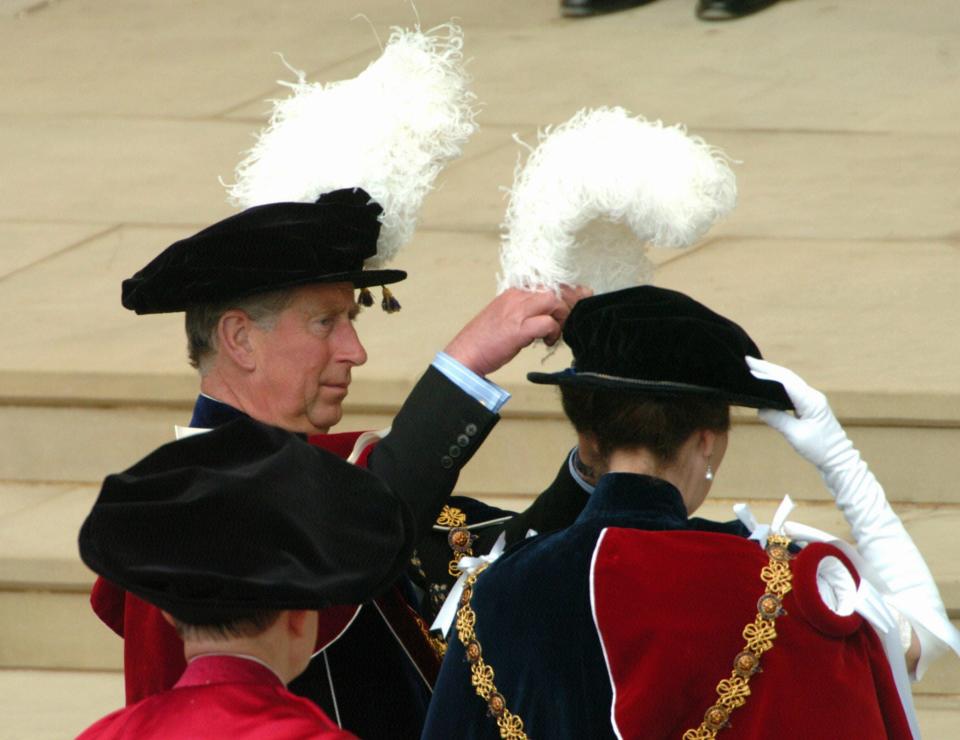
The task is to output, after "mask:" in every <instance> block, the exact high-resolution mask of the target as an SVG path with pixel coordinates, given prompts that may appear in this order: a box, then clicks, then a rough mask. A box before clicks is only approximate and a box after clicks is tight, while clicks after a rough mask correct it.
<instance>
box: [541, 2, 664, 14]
mask: <svg viewBox="0 0 960 740" xmlns="http://www.w3.org/2000/svg"><path fill="white" fill-rule="evenodd" d="M649 2H650V0H560V13H561V14H562V15H565V16H567V17H568V18H577V17H579V16H583V15H598V14H600V13H613V12H615V11H617V10H626V9H627V8H635V7H637V6H638V5H646V4H647V3H649Z"/></svg>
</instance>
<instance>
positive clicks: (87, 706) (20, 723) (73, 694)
mask: <svg viewBox="0 0 960 740" xmlns="http://www.w3.org/2000/svg"><path fill="white" fill-rule="evenodd" d="M51 699H53V700H51ZM122 706H123V674H122V673H120V672H119V671H23V670H9V669H8V670H0V715H2V716H3V722H2V723H0V739H2V740H28V739H29V740H64V738H71V737H76V736H77V735H78V734H79V733H80V732H81V731H82V730H84V729H86V728H87V727H88V726H89V725H91V724H93V723H94V722H95V721H97V720H98V719H100V717H102V716H104V715H106V714H108V713H109V712H112V711H114V710H115V709H119V708H120V707H122Z"/></svg>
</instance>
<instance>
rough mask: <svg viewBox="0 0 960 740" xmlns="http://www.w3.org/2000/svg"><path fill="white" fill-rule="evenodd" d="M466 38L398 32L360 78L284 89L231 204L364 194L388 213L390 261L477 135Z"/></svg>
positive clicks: (446, 32) (384, 235)
mask: <svg viewBox="0 0 960 740" xmlns="http://www.w3.org/2000/svg"><path fill="white" fill-rule="evenodd" d="M462 47H463V34H462V32H461V30H460V28H459V27H457V26H455V25H453V24H446V25H442V26H438V27H437V28H434V29H431V30H430V31H427V32H421V31H420V29H419V28H416V29H414V30H407V29H401V28H393V29H392V32H391V34H390V38H389V40H388V41H387V45H386V47H385V48H384V50H383V53H382V54H381V55H380V57H379V58H378V59H377V60H375V61H374V62H372V63H371V64H370V65H369V66H368V67H367V68H366V69H365V70H364V71H363V72H361V73H360V74H359V75H358V76H357V77H355V78H353V79H350V80H343V81H340V82H331V83H328V84H322V83H311V82H307V81H306V79H305V76H304V73H303V72H299V71H297V70H294V71H295V72H296V74H297V77H298V79H297V81H296V82H292V83H291V82H281V84H283V85H285V86H287V87H289V88H290V89H291V90H292V91H293V94H292V95H291V96H290V97H288V98H286V99H285V100H276V101H273V113H272V115H271V117H270V123H269V125H268V126H267V128H266V129H264V130H263V131H262V132H261V133H260V135H259V137H258V139H257V143H256V144H255V145H254V147H253V149H251V150H250V151H249V152H248V153H247V155H246V158H245V159H244V160H243V161H242V162H241V163H240V164H239V165H238V166H237V171H236V178H237V180H236V183H234V184H233V185H231V186H229V196H230V202H231V203H233V204H234V205H236V206H239V207H241V208H247V207H250V206H254V205H261V204H264V203H275V202H280V201H299V202H313V201H315V200H316V199H317V198H318V197H319V196H320V195H322V194H323V193H327V192H330V191H332V190H338V189H341V188H352V187H362V188H363V189H364V190H366V191H367V192H368V193H369V194H370V196H371V197H372V198H373V199H374V200H375V201H377V202H378V203H379V204H380V205H381V206H382V207H383V214H382V216H381V217H380V220H381V222H382V224H383V226H382V228H381V231H380V239H379V241H378V244H377V255H376V256H375V257H373V258H371V259H370V260H367V266H368V267H380V266H382V265H383V264H385V263H386V262H388V261H390V259H392V258H393V256H394V255H395V254H396V253H397V251H398V250H399V249H400V247H401V246H403V245H404V244H405V243H406V242H408V241H409V240H410V238H411V237H412V236H413V230H414V227H415V225H416V221H417V215H418V213H419V211H420V205H421V203H422V202H423V198H424V196H425V195H426V194H427V192H429V191H430V190H431V189H432V187H433V182H434V180H435V179H436V177H437V175H438V174H439V172H440V170H441V169H442V168H443V167H444V165H445V164H447V162H449V161H450V160H452V159H454V158H456V157H458V156H459V155H460V153H461V151H462V149H463V145H464V144H465V143H466V141H467V139H468V138H469V137H470V135H471V134H473V132H474V131H475V130H476V123H475V122H474V115H475V111H474V109H473V104H474V101H475V96H474V95H473V93H471V92H470V91H469V90H468V89H467V82H468V80H467V76H466V73H465V71H464V68H463V53H462Z"/></svg>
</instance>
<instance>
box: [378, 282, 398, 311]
mask: <svg viewBox="0 0 960 740" xmlns="http://www.w3.org/2000/svg"><path fill="white" fill-rule="evenodd" d="M382 287H383V300H382V301H380V307H381V308H382V309H383V310H384V311H386V312H387V313H396V312H397V311H399V310H400V301H398V300H397V299H396V298H394V297H393V293H391V292H390V288H388V287H387V286H386V285H384V286H382Z"/></svg>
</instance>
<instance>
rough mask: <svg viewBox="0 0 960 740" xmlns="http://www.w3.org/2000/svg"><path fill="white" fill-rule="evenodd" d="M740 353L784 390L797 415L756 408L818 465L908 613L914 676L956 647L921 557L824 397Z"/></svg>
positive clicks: (860, 543)
mask: <svg viewBox="0 0 960 740" xmlns="http://www.w3.org/2000/svg"><path fill="white" fill-rule="evenodd" d="M746 359H747V364H748V365H749V366H750V371H751V372H752V373H753V375H754V376H756V377H757V378H760V379H761V380H773V381H776V382H778V383H781V384H782V385H783V387H784V388H785V389H786V391H787V395H788V396H789V397H790V400H791V401H792V402H793V406H794V408H795V409H796V417H794V416H792V415H790V414H789V413H786V412H784V411H776V410H773V409H762V410H760V411H759V416H760V418H761V419H762V420H763V421H764V422H766V423H767V424H769V425H770V426H771V427H773V428H774V429H776V430H777V431H778V432H780V433H781V434H782V435H783V436H784V437H786V439H787V441H788V442H789V443H790V444H791V446H792V447H793V448H794V449H795V450H796V451H797V452H798V453H800V455H801V456H802V457H804V458H806V459H807V460H809V461H810V462H811V463H813V464H814V465H815V466H816V467H817V469H818V470H819V471H820V475H821V476H822V477H823V480H824V482H825V483H826V485H827V490H829V491H830V494H831V495H832V496H833V497H834V499H836V502H837V507H838V508H839V509H840V511H841V512H842V513H843V516H844V518H845V519H846V520H847V524H849V525H850V531H851V533H852V534H853V537H854V540H855V541H856V545H857V549H858V550H859V551H860V554H861V555H862V556H863V558H864V560H866V562H867V563H868V564H869V565H870V567H871V568H872V569H873V570H874V571H875V572H876V575H877V576H878V577H879V578H880V579H881V580H882V581H883V584H884V585H885V586H886V587H887V589H889V592H890V593H891V595H892V596H893V599H892V602H893V605H894V606H895V607H896V608H897V609H898V610H899V611H900V612H901V613H902V614H903V615H904V616H906V617H907V618H908V619H910V621H911V623H912V624H913V626H914V628H915V631H916V632H917V636H918V638H919V640H920V649H921V656H920V663H919V665H918V666H917V677H918V678H919V677H920V676H921V675H922V674H923V672H924V670H925V669H926V666H928V665H929V663H930V661H931V660H933V659H934V658H935V657H936V656H937V655H938V654H939V653H941V652H943V651H944V650H945V649H946V648H947V647H948V646H951V647H953V648H954V650H957V651H958V652H960V636H958V635H957V631H956V630H955V629H954V628H953V627H952V625H951V624H950V622H949V620H948V619H947V613H946V610H945V609H944V606H943V601H942V600H941V598H940V593H939V591H938V590H937V585H936V583H935V582H934V580H933V575H932V574H931V573H930V569H929V568H928V567H927V564H926V562H924V560H923V556H922V555H921V554H920V551H919V550H918V549H917V546H916V545H915V544H914V543H913V540H912V539H911V538H910V535H909V534H907V530H906V529H904V527H903V523H902V522H901V521H900V518H899V517H898V516H897V515H896V513H894V511H893V509H891V508H890V504H889V503H888V502H887V498H886V496H885V495H884V493H883V488H882V487H881V486H880V483H879V482H877V479H876V478H875V477H874V476H873V473H871V472H870V469H869V468H868V467H867V464H866V463H865V462H863V460H861V459H860V453H859V452H858V451H857V450H856V449H855V448H854V446H853V443H852V442H851V441H850V440H849V438H848V437H847V435H846V432H844V431H843V427H841V426H840V422H838V421H837V418H836V417H835V416H834V415H833V412H832V411H831V410H830V405H829V404H828V403H827V399H826V396H824V395H823V394H822V393H821V392H820V391H818V390H815V389H813V388H811V387H810V386H809V385H807V384H806V383H805V382H804V381H803V380H802V379H801V378H800V377H799V376H798V375H797V374H796V373H794V372H792V371H790V370H787V369H786V368H784V367H780V366H779V365H774V364H773V363H771V362H766V361H764V360H757V359H754V358H753V357H747V358H746Z"/></svg>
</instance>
